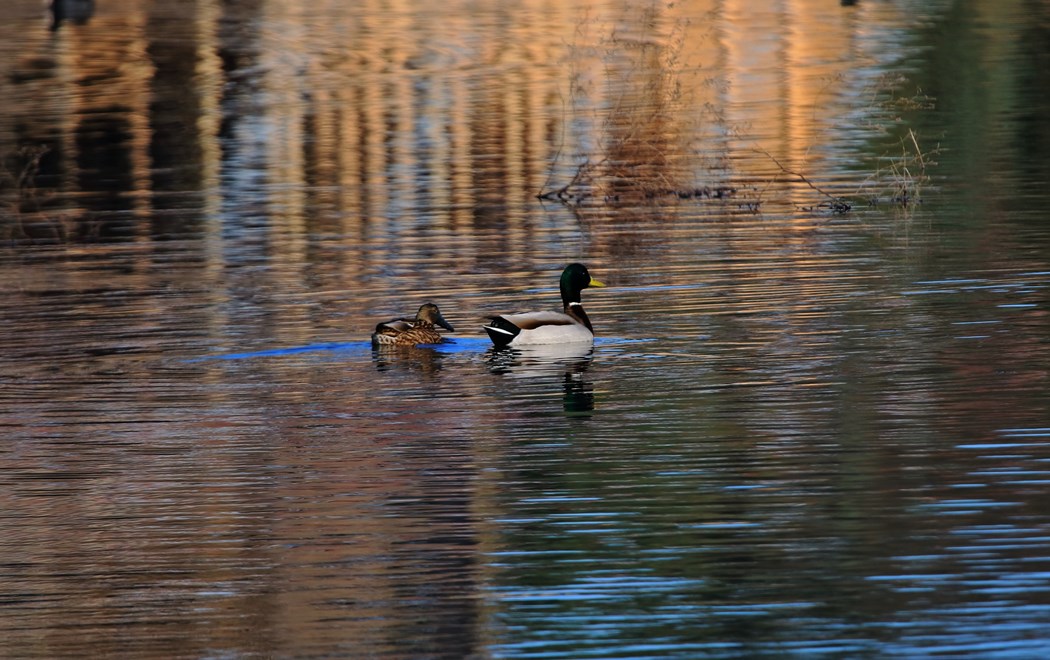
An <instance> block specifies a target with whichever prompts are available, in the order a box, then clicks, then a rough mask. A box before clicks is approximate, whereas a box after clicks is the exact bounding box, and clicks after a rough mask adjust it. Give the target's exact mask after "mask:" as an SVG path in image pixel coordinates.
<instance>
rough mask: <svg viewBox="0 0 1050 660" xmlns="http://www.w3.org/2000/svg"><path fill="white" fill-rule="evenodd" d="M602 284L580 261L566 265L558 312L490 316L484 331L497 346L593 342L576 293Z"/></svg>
mask: <svg viewBox="0 0 1050 660" xmlns="http://www.w3.org/2000/svg"><path fill="white" fill-rule="evenodd" d="M599 286H605V285H604V284H602V283H601V282H599V281H598V280H596V279H594V278H593V277H591V274H590V273H588V272H587V267H586V266H584V265H583V264H578V263H577V264H569V265H568V266H566V267H565V270H563V271H562V273H561V283H560V288H561V302H562V311H560V312H525V313H523V314H501V315H499V316H493V317H490V318H491V320H492V322H491V323H490V324H488V325H486V326H485V332H487V333H488V335H489V339H491V340H492V343H493V344H495V345H496V347H497V348H503V347H504V346H522V345H527V344H567V343H571V342H593V341H594V328H593V327H592V326H591V320H590V319H589V318H588V317H587V312H585V311H584V309H583V305H582V304H581V303H580V292H581V291H583V290H584V289H586V288H588V287H599Z"/></svg>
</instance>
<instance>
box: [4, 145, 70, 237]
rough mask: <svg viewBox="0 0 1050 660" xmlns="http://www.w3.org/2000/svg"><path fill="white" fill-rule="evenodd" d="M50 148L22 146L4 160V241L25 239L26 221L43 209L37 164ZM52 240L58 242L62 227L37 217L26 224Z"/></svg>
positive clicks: (52, 220)
mask: <svg viewBox="0 0 1050 660" xmlns="http://www.w3.org/2000/svg"><path fill="white" fill-rule="evenodd" d="M50 150H51V149H50V148H49V147H48V146H47V145H33V146H24V147H22V148H20V149H19V150H18V151H16V152H15V153H14V154H11V155H9V156H7V157H6V158H4V160H3V165H2V167H0V204H2V206H0V212H2V215H0V221H2V223H3V224H4V225H6V226H5V227H4V228H3V233H4V238H7V239H16V238H19V239H20V238H27V237H28V236H29V230H27V222H26V220H27V218H29V217H34V216H39V214H40V209H41V206H42V203H41V200H40V197H39V189H38V188H37V184H36V179H37V175H38V174H39V173H40V161H41V160H42V159H43V158H44V156H45V155H47V153H48V152H49V151H50ZM29 224H31V225H32V226H33V227H35V228H36V229H37V230H41V229H42V230H43V233H44V234H46V235H47V237H48V238H51V239H61V238H62V237H63V236H64V235H65V227H64V226H63V225H62V223H61V222H60V221H59V220H58V219H56V218H53V217H47V216H44V217H36V222H35V223H29Z"/></svg>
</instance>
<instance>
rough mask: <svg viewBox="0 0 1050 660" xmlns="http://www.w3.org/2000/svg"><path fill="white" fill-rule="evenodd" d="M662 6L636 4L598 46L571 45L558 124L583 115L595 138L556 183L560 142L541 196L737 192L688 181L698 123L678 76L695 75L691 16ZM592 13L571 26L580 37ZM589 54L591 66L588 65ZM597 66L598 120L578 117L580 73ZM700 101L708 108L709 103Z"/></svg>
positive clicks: (570, 198)
mask: <svg viewBox="0 0 1050 660" xmlns="http://www.w3.org/2000/svg"><path fill="white" fill-rule="evenodd" d="M667 7H668V6H665V5H663V4H661V3H656V2H654V3H650V4H648V5H647V6H645V7H644V8H642V9H641V16H634V15H631V16H628V17H625V19H624V20H623V23H622V25H614V26H611V27H610V28H609V29H608V31H607V32H606V33H605V36H603V37H602V38H601V39H599V40H598V41H597V42H596V43H597V44H598V45H599V46H598V47H597V48H593V49H590V50H588V49H586V48H583V47H578V46H577V45H575V44H574V45H572V46H571V47H570V52H571V58H572V59H571V66H572V70H571V71H570V73H569V76H568V80H569V93H570V104H569V105H570V108H568V109H566V110H567V114H569V115H570V116H566V117H565V118H564V119H563V121H562V126H563V127H564V126H571V125H573V124H574V123H581V124H585V125H586V126H588V127H593V128H595V129H597V130H596V135H595V136H594V137H596V138H597V140H596V143H595V146H594V148H593V150H587V151H585V152H584V153H582V154H579V155H578V156H577V157H582V158H583V162H582V163H581V164H579V165H577V166H576V168H575V170H574V171H573V173H572V177H571V179H570V180H569V181H568V182H567V183H565V184H564V185H560V186H559V185H557V184H552V179H553V171H554V169H555V167H556V165H557V162H558V160H559V159H560V158H561V157H562V154H563V146H562V145H559V147H558V150H557V153H556V154H555V155H554V160H553V162H552V164H551V172H550V175H549V176H548V177H547V180H546V181H545V182H544V184H543V187H542V189H541V190H540V191H539V192H538V193H537V197H538V198H539V199H544V200H557V201H560V202H562V203H564V204H566V205H579V204H581V203H583V202H584V201H585V200H589V199H596V200H598V201H604V202H621V201H628V200H633V201H640V200H652V199H656V198H659V197H670V198H677V199H692V198H701V197H719V198H720V197H725V196H729V195H731V194H733V193H734V192H735V190H733V189H732V188H731V187H729V186H720V187H717V188H714V189H712V188H709V187H696V186H695V184H694V183H692V182H693V180H694V177H695V173H696V172H697V170H698V169H699V167H698V163H697V155H698V154H699V149H697V148H696V145H697V144H698V143H699V142H700V141H701V140H702V139H703V138H702V134H703V133H704V131H703V130H700V129H701V127H698V126H696V125H693V122H695V121H697V116H696V114H695V113H693V112H691V111H689V110H688V107H689V106H687V105H686V103H685V97H687V96H688V95H689V93H690V91H689V90H691V89H692V86H691V85H690V84H687V83H684V82H683V77H684V76H693V75H696V72H697V71H698V70H699V68H698V67H695V66H687V65H686V64H685V63H684V62H683V57H682V51H683V48H684V46H685V44H686V43H687V41H688V40H687V36H688V35H687V27H689V22H688V21H687V20H685V19H678V20H674V21H670V20H668V19H667V18H666V17H665V16H664V15H663V12H665V11H666V9H667ZM631 11H632V12H633V11H634V10H631ZM590 20H591V19H589V18H588V17H585V18H584V19H583V22H581V23H580V24H579V25H578V26H577V29H576V35H577V37H578V38H583V37H585V36H586V34H587V28H588V27H589V25H590ZM588 58H591V59H593V60H594V64H595V65H596V66H590V67H589V66H588V64H589V62H588V61H587V60H588ZM578 67H579V68H578ZM599 68H600V69H601V70H602V71H603V73H604V82H605V91H606V95H604V96H603V97H601V101H602V103H601V105H600V106H594V107H593V108H592V109H591V111H592V112H593V113H594V115H595V118H596V119H597V120H598V121H596V122H593V123H592V122H589V121H579V120H581V119H583V120H586V119H587V117H586V112H587V108H586V107H584V106H585V105H586V102H587V96H588V93H589V92H590V85H589V84H588V82H587V80H586V77H585V75H584V74H585V72H587V71H596V70H599ZM703 84H704V85H709V84H712V81H711V80H707V81H704V82H703ZM704 108H705V111H704V114H705V116H706V115H707V114H708V113H709V112H710V110H709V108H710V105H709V104H705V106H704ZM712 114H714V113H712ZM588 137H589V136H588ZM563 144H564V136H563ZM712 190H714V192H712Z"/></svg>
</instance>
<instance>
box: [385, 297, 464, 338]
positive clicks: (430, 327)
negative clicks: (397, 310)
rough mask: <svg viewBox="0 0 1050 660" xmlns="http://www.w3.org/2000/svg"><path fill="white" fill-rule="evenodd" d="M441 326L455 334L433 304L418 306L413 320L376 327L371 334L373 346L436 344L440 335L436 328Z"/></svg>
mask: <svg viewBox="0 0 1050 660" xmlns="http://www.w3.org/2000/svg"><path fill="white" fill-rule="evenodd" d="M437 325H439V326H441V327H442V328H445V329H446V330H448V331H449V332H455V328H453V327H452V324H451V323H449V322H448V321H446V320H445V317H443V316H441V311H440V310H438V306H437V305H435V304H434V303H426V304H424V305H422V306H420V308H419V311H418V312H416V318H414V319H411V320H409V319H393V320H390V321H387V322H385V323H379V324H377V325H376V331H375V332H374V333H372V345H373V346H415V345H416V344H438V343H440V342H441V335H440V334H438V331H437V328H435V327H434V326H437Z"/></svg>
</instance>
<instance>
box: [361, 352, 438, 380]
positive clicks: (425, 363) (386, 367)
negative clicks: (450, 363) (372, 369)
mask: <svg viewBox="0 0 1050 660" xmlns="http://www.w3.org/2000/svg"><path fill="white" fill-rule="evenodd" d="M441 358H442V356H441V354H440V353H439V352H438V351H436V350H434V349H433V348H430V347H424V346H379V347H373V348H372V362H373V363H375V365H376V371H395V370H398V371H414V372H419V373H422V374H425V375H428V376H429V375H433V374H436V373H437V372H439V371H441V367H442V365H441Z"/></svg>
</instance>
